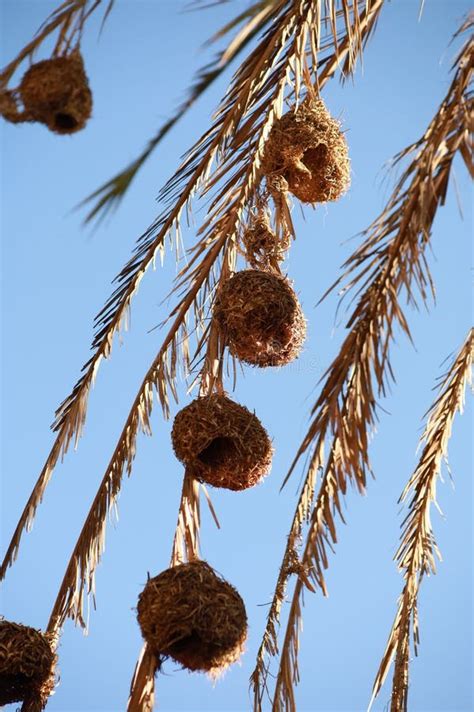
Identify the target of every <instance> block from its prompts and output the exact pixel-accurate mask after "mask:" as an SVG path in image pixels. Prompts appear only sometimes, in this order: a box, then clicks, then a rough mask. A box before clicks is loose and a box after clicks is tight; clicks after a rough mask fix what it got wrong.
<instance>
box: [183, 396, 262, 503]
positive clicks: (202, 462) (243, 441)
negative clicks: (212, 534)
mask: <svg viewBox="0 0 474 712" xmlns="http://www.w3.org/2000/svg"><path fill="white" fill-rule="evenodd" d="M171 439H172V442H173V448H174V451H175V453H176V457H177V458H178V459H179V460H181V462H183V463H184V464H185V465H186V466H187V469H188V471H189V472H190V474H192V475H193V477H195V478H196V479H198V480H200V481H201V482H206V483H207V484H210V485H213V486H214V487H225V488H226V489H230V490H243V489H248V488H249V487H253V486H254V485H256V484H257V483H258V482H260V481H261V480H262V479H263V477H265V475H267V474H268V473H269V471H270V468H271V462H272V444H271V441H270V438H269V437H268V433H267V431H266V430H265V428H264V427H263V425H262V424H261V422H260V421H259V419H258V418H257V416H256V415H254V414H253V413H251V412H250V411H249V410H248V409H247V408H245V407H244V406H242V405H239V404H238V403H235V402H234V401H232V400H231V399H230V398H227V396H224V395H216V394H214V395H211V396H206V397H203V398H197V399H196V400H194V401H193V402H192V403H190V404H189V405H188V406H186V407H185V408H183V409H182V410H180V411H179V413H178V414H177V415H176V418H175V420H174V423H173V429H172V432H171Z"/></svg>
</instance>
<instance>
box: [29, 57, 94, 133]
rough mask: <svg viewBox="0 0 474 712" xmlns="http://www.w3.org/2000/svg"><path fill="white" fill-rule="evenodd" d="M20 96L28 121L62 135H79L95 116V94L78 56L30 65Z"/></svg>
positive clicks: (57, 58) (56, 58)
mask: <svg viewBox="0 0 474 712" xmlns="http://www.w3.org/2000/svg"><path fill="white" fill-rule="evenodd" d="M19 94H20V97H21V100H22V102H23V106H24V107H25V114H26V115H27V116H28V117H29V119H30V120H31V121H39V122H41V123H43V124H46V126H47V127H48V128H49V129H50V130H51V131H55V132H56V133H59V134H72V133H75V132H76V131H80V129H82V128H84V126H85V124H86V121H87V119H88V118H89V117H90V115H91V112H92V94H91V91H90V89H89V83H88V80H87V76H86V73H85V71H84V64H83V61H82V57H81V56H80V54H78V53H77V52H74V53H73V54H71V55H69V56H68V57H53V59H45V60H43V61H42V62H38V63H37V64H33V65H31V67H30V68H29V69H28V70H27V72H26V73H25V75H24V77H23V79H22V80H21V84H20V86H19Z"/></svg>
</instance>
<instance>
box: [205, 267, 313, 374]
mask: <svg viewBox="0 0 474 712" xmlns="http://www.w3.org/2000/svg"><path fill="white" fill-rule="evenodd" d="M214 316H215V318H216V320H217V323H218V324H219V327H220V329H221V330H222V332H223V334H224V336H225V338H226V340H227V343H228V345H229V349H230V351H231V353H232V354H233V355H234V356H237V358H239V359H240V360H241V361H245V362H246V363H250V364H252V365H255V366H261V367H265V366H284V365H285V364H287V363H290V361H293V360H294V359H295V358H296V357H297V356H298V355H299V353H300V351H301V347H302V345H303V342H304V339H305V336H306V320H305V318H304V315H303V312H302V310H301V306H300V304H299V302H298V299H297V297H296V294H295V292H294V291H293V289H292V287H291V285H290V283H289V282H288V280H287V279H286V278H285V277H282V276H280V275H275V274H269V273H267V272H259V271H258V270H243V271H242V272H237V273H236V274H234V276H233V277H231V278H230V279H229V280H228V281H227V282H226V283H225V284H224V286H223V288H222V290H221V291H220V293H219V294H218V296H217V298H216V303H215V307H214Z"/></svg>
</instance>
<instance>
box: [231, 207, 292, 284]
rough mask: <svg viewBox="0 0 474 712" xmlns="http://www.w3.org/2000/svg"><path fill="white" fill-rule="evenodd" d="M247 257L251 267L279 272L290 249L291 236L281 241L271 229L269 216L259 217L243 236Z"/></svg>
mask: <svg viewBox="0 0 474 712" xmlns="http://www.w3.org/2000/svg"><path fill="white" fill-rule="evenodd" d="M242 242H243V244H244V247H245V256H246V258H247V261H248V262H249V264H250V266H251V267H253V268H257V269H258V268H260V269H267V270H268V269H276V270H278V264H279V262H283V260H284V259H285V253H286V252H287V250H288V249H289V248H290V237H289V235H286V236H284V238H283V239H280V238H279V237H278V236H277V235H276V234H275V233H274V232H273V230H272V229H271V227H270V223H269V220H268V216H267V215H257V216H256V217H255V218H254V219H253V220H252V221H251V223H250V225H248V227H247V228H246V229H245V232H244V233H243V235H242Z"/></svg>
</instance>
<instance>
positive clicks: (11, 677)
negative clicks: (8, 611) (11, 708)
mask: <svg viewBox="0 0 474 712" xmlns="http://www.w3.org/2000/svg"><path fill="white" fill-rule="evenodd" d="M55 664H56V655H55V654H54V652H53V648H52V642H51V638H50V637H49V636H48V635H45V634H44V633H42V632H41V631H39V630H35V628H29V627H28V626H24V625H19V624H18V623H10V622H8V621H5V620H0V706H2V705H8V704H10V702H24V701H25V702H27V701H29V700H30V699H32V698H36V699H40V700H41V701H42V703H43V704H45V703H46V700H47V699H48V697H49V696H50V694H51V693H52V691H53V689H54V686H55V673H54V668H55Z"/></svg>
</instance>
